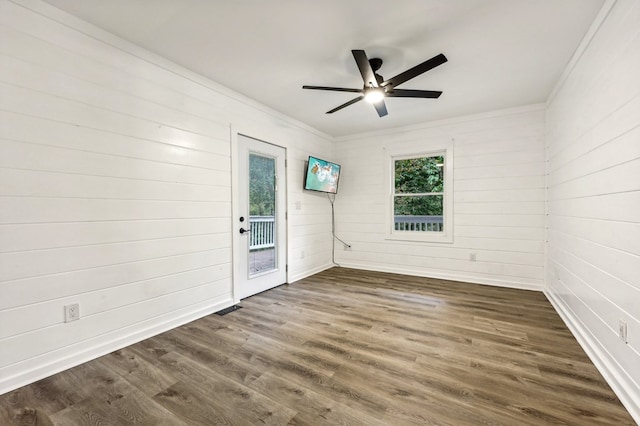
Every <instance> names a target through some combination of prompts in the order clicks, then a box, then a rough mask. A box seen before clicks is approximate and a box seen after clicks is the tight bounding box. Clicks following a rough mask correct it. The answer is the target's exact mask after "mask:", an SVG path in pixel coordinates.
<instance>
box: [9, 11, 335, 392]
mask: <svg viewBox="0 0 640 426" xmlns="http://www.w3.org/2000/svg"><path fill="white" fill-rule="evenodd" d="M218 60H224V58H218ZM231 129H234V130H237V131H242V132H245V133H246V134H247V135H249V136H252V137H255V138H258V139H263V140H267V141H269V142H272V143H276V144H280V145H282V146H285V147H286V148H287V150H288V153H287V155H288V158H289V164H290V166H291V167H290V172H289V173H288V184H289V185H288V186H289V201H290V203H292V206H293V208H290V210H291V215H290V218H291V221H290V222H291V226H290V229H289V235H290V241H291V242H292V244H291V247H293V248H297V249H304V248H306V250H307V252H308V253H313V256H307V257H305V258H304V259H301V258H300V257H299V256H293V255H290V256H289V258H290V269H289V271H290V279H291V280H295V279H298V278H300V277H303V276H306V275H309V274H312V273H314V272H317V271H319V270H322V269H324V268H326V267H328V266H329V265H330V262H331V248H330V245H329V243H327V242H326V241H330V231H331V222H330V208H329V204H328V203H326V201H325V200H321V201H322V202H320V201H319V200H318V198H317V197H315V196H311V195H309V194H305V193H303V190H302V173H303V165H304V161H305V160H306V158H307V156H308V155H309V154H314V155H318V156H323V157H326V158H332V154H333V144H332V141H331V139H330V138H329V137H327V136H325V135H322V134H321V133H319V132H317V131H314V130H312V129H309V128H307V127H306V126H304V125H302V124H300V123H297V122H295V121H293V120H291V119H288V118H286V117H284V116H282V115H281V114H279V113H276V112H275V111H271V110H269V109H268V108H266V107H264V106H261V105H259V104H256V103H255V102H253V101H251V100H249V99H245V98H243V97H242V96H240V95H238V94H235V93H233V92H231V91H230V90H228V89H226V88H224V87H221V86H219V85H217V84H215V83H213V82H211V81H208V80H206V79H204V78H202V77H200V76H198V75H195V74H194V73H191V72H189V71H187V70H185V69H182V68H180V67H178V66H176V65H175V64H172V63H170V62H169V61H166V60H164V59H162V58H159V57H156V56H154V55H152V54H151V53H149V52H146V51H143V50H142V49H140V48H138V47H136V46H133V45H131V44H129V43H127V42H124V41H123V40H120V39H118V38H116V37H115V36H112V35H110V34H107V33H105V32H103V31H101V30H99V29H97V28H95V27H92V26H90V25H88V24H86V23H84V22H82V21H79V20H77V19H75V18H73V17H71V16H69V15H67V14H64V13H62V12H60V11H58V10H56V9H54V8H52V7H50V6H48V5H46V4H44V3H41V2H38V1H35V2H34V1H17V2H10V1H7V0H0V182H1V185H0V393H2V392H4V391H6V390H8V389H11V388H14V387H16V386H19V385H21V384H24V383H27V382H30V381H33V380H35V379H37V378H40V377H43V376H46V375H48V374H51V373H53V372H56V371H58V370H60V369H63V368H66V367H68V366H70V365H74V364H77V363H79V362H82V361H84V360H87V359H90V358H93V357H95V356H97V355H100V354H102V353H106V352H110V351H112V350H114V349H116V348H117V347H120V346H124V345H125V344H127V343H131V342H134V341H137V340H139V339H141V338H143V337H148V336H150V335H153V334H155V333H157V332H160V331H163V330H166V329H169V328H171V327H173V326H175V325H178V324H181V323H184V322H186V321H188V320H190V319H193V318H196V317H199V316H202V315H204V314H206V313H209V312H214V311H216V310H218V309H220V308H222V307H226V306H228V305H230V304H231V303H232V299H231V289H232V276H231V271H232V263H231V262H232V233H231V232H232V218H231V180H232V174H231V173H232V171H231V161H230V157H231V155H232V152H231V149H232V145H231V140H232V139H231ZM296 207H300V208H296ZM309 212H313V214H308V213H309ZM311 248H313V250H311ZM70 303H79V304H80V315H81V319H80V321H77V322H72V323H67V324H65V323H64V322H63V319H64V315H63V312H64V310H63V307H64V305H67V304H70Z"/></svg>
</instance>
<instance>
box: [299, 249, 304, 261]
mask: <svg viewBox="0 0 640 426" xmlns="http://www.w3.org/2000/svg"><path fill="white" fill-rule="evenodd" d="M300 259H304V250H302V251H300Z"/></svg>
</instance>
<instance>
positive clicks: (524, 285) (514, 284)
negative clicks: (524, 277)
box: [340, 262, 543, 291]
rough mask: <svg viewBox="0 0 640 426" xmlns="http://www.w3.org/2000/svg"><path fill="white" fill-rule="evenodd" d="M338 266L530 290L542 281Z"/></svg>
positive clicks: (538, 289) (349, 264)
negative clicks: (520, 280)
mask: <svg viewBox="0 0 640 426" xmlns="http://www.w3.org/2000/svg"><path fill="white" fill-rule="evenodd" d="M340 266H342V267H344V268H353V269H362V270H367V271H377V272H389V273H392V274H401V275H411V276H414V277H425V278H438V279H441V280H449V281H461V282H465V283H472V284H482V285H491V286H495V287H506V288H515V289H519V290H532V291H542V290H543V288H542V283H541V284H533V283H528V282H519V281H517V280H499V279H489V278H483V277H476V276H473V275H463V274H442V273H433V272H431V271H425V270H418V269H406V268H389V267H380V266H376V265H361V264H357V263H346V262H340Z"/></svg>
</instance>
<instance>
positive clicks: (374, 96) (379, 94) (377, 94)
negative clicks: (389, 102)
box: [364, 88, 384, 104]
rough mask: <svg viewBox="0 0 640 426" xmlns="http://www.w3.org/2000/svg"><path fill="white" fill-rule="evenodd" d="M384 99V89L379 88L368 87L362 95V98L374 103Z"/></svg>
mask: <svg viewBox="0 0 640 426" xmlns="http://www.w3.org/2000/svg"><path fill="white" fill-rule="evenodd" d="M383 99H384V90H383V89H380V88H375V89H369V90H367V93H365V95H364V100H365V101H366V102H369V103H370V104H375V103H377V102H380V101H381V100H383Z"/></svg>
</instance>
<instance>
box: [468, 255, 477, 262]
mask: <svg viewBox="0 0 640 426" xmlns="http://www.w3.org/2000/svg"><path fill="white" fill-rule="evenodd" d="M469 260H470V261H472V262H475V261H476V254H475V253H470V254H469Z"/></svg>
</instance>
